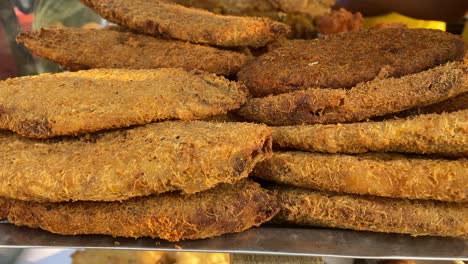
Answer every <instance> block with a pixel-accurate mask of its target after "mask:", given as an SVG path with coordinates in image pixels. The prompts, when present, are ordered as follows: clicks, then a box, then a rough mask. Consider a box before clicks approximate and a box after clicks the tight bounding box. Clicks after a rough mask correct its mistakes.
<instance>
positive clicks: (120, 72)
mask: <svg viewBox="0 0 468 264" xmlns="http://www.w3.org/2000/svg"><path fill="white" fill-rule="evenodd" d="M247 95H248V92H247V90H246V89H245V87H244V86H242V85H240V84H237V83H236V82H232V81H229V80H227V79H225V78H223V77H219V76H216V75H214V74H208V73H194V72H187V71H185V70H182V69H171V68H160V69H151V70H128V69H92V70H86V71H78V72H65V73H58V74H47V73H46V74H41V75H38V76H30V77H20V78H13V79H9V80H5V81H1V82H0V129H8V130H11V131H14V132H16V133H18V134H20V135H22V136H25V137H31V138H50V137H54V136H62V135H76V134H81V133H86V132H95V131H99V130H105V129H112V128H121V127H128V126H131V125H144V124H148V123H151V122H154V121H161V120H168V119H182V120H195V119H202V118H205V117H209V116H213V115H218V114H224V113H226V112H227V111H229V110H233V109H237V108H239V107H240V106H241V104H243V103H244V102H245V101H246V98H247Z"/></svg>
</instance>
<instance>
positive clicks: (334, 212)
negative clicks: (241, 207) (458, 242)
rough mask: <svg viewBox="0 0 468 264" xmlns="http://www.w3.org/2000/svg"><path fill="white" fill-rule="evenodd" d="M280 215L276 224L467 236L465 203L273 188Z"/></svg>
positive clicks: (276, 219)
mask: <svg viewBox="0 0 468 264" xmlns="http://www.w3.org/2000/svg"><path fill="white" fill-rule="evenodd" d="M269 189H271V190H274V191H275V192H276V194H277V198H278V201H279V204H280V208H281V209H280V213H279V214H278V215H277V216H276V217H275V219H274V221H275V222H277V223H284V224H286V223H287V224H296V225H303V226H321V227H332V228H343V229H353V230H359V231H373V232H385V233H403V234H410V235H412V236H426V235H428V236H449V237H463V238H466V237H467V236H468V222H467V221H466V219H468V207H466V205H465V204H463V203H448V202H440V201H431V200H427V201H420V200H406V199H391V198H385V197H375V196H359V195H345V194H332V193H327V192H320V191H313V190H307V189H300V188H295V187H283V186H274V187H271V188H269Z"/></svg>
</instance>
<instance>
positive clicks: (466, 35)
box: [462, 20, 468, 42]
mask: <svg viewBox="0 0 468 264" xmlns="http://www.w3.org/2000/svg"><path fill="white" fill-rule="evenodd" d="M462 37H463V39H464V40H465V41H467V42H468V20H467V21H466V22H465V28H464V29H463V33H462Z"/></svg>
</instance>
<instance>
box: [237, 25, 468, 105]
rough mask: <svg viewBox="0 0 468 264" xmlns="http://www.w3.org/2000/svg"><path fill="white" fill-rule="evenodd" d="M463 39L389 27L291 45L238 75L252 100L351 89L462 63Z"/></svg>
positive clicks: (293, 41)
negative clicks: (360, 85)
mask: <svg viewBox="0 0 468 264" xmlns="http://www.w3.org/2000/svg"><path fill="white" fill-rule="evenodd" d="M463 54H464V47H463V39H462V38H461V37H460V36H455V35H451V34H449V33H446V32H443V31H439V30H429V29H404V28H389V29H381V30H370V31H359V32H347V33H339V34H332V35H330V36H327V37H323V38H318V39H315V40H290V41H286V42H284V43H283V44H282V46H281V47H279V48H277V49H274V50H272V51H270V52H268V53H266V54H263V55H262V56H260V57H258V58H257V59H255V60H252V61H251V62H249V63H247V64H246V65H245V66H244V67H243V68H242V69H241V70H240V71H239V73H238V79H239V80H240V81H243V82H245V83H246V85H247V87H248V88H249V90H250V92H251V93H252V95H254V97H263V96H267V95H270V94H281V93H287V92H291V91H296V90H304V89H308V88H351V87H353V86H355V85H357V84H358V83H360V82H366V81H370V80H373V79H374V78H376V77H378V76H383V77H401V76H404V75H407V74H412V73H417V72H421V71H424V70H427V69H430V68H432V67H435V66H437V65H440V64H443V63H446V62H449V61H455V60H457V61H462V60H463Z"/></svg>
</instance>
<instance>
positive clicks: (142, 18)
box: [81, 0, 289, 47]
mask: <svg viewBox="0 0 468 264" xmlns="http://www.w3.org/2000/svg"><path fill="white" fill-rule="evenodd" d="M81 2H82V3H83V4H85V5H87V6H88V7H90V8H92V9H94V10H95V11H96V12H97V13H98V14H100V15H101V16H103V17H104V18H106V19H107V20H109V21H111V22H114V23H117V24H120V25H123V26H126V27H128V28H131V29H134V30H137V31H139V32H142V33H147V34H150V35H154V36H169V37H171V38H174V39H180V40H186V41H190V42H193V43H202V44H210V45H215V46H223V47H238V46H251V47H262V46H265V45H267V44H268V43H271V42H273V41H274V40H275V39H277V38H279V37H281V36H284V35H286V34H287V33H288V31H289V27H288V26H287V25H285V24H282V23H279V22H274V21H272V20H270V19H266V18H246V17H235V16H221V15H216V14H213V13H211V12H209V11H205V10H201V9H195V8H188V7H184V6H181V5H178V4H175V3H171V2H169V1H166V0H157V1H146V0H134V1H126V0H106V1H100V0H81Z"/></svg>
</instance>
